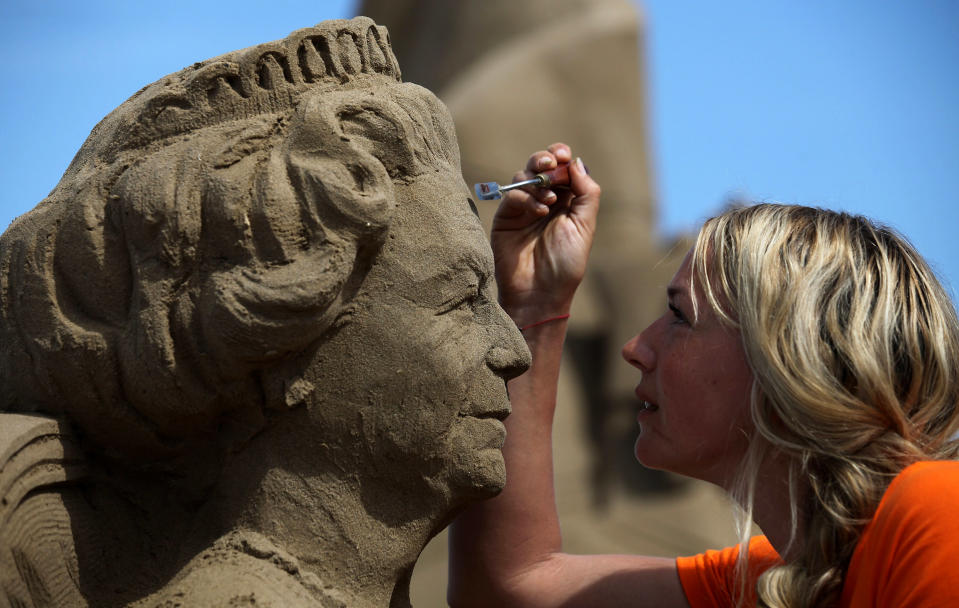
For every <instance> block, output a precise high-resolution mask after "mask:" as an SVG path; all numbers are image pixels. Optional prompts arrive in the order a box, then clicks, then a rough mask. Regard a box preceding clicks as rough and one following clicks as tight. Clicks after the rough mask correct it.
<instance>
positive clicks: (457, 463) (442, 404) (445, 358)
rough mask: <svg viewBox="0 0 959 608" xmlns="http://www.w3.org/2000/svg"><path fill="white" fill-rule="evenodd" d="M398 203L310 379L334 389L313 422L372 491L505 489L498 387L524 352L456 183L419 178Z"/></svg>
mask: <svg viewBox="0 0 959 608" xmlns="http://www.w3.org/2000/svg"><path fill="white" fill-rule="evenodd" d="M397 198H398V200H399V208H398V210H397V215H396V218H395V220H394V222H393V224H392V225H391V228H390V233H389V237H388V241H387V243H386V245H385V246H384V248H383V250H382V252H381V253H380V255H379V256H378V258H377V261H376V263H375V265H374V266H373V268H372V269H371V271H370V273H369V275H368V276H367V277H366V279H365V281H364V283H363V286H362V288H361V289H360V292H359V293H358V294H357V296H356V298H355V299H354V305H353V311H352V313H351V315H350V321H349V323H348V324H347V325H346V326H344V327H343V328H342V329H340V330H339V331H338V332H337V333H336V335H335V336H334V337H333V338H332V339H331V340H330V341H329V342H328V343H327V344H325V345H323V346H322V347H321V348H320V350H319V353H318V355H319V356H318V357H317V358H316V359H315V360H314V363H313V367H312V368H311V370H310V372H311V373H312V374H317V375H322V380H321V379H319V378H317V379H315V380H313V381H312V383H313V384H314V385H316V386H331V387H336V389H335V390H332V391H330V392H329V393H326V394H318V395H317V398H316V399H314V400H313V402H312V403H311V404H310V405H309V408H310V418H311V421H312V422H314V423H315V425H316V428H317V429H318V430H319V433H321V434H322V436H323V441H324V442H326V447H327V448H331V446H336V447H335V448H331V449H333V451H335V452H338V453H339V455H340V456H346V457H348V459H352V460H353V466H355V467H357V468H359V469H361V470H364V471H365V473H366V474H368V475H370V476H371V478H375V479H376V482H377V483H384V484H386V485H387V486H390V487H394V486H396V487H398V488H399V489H400V491H401V490H402V489H403V488H406V489H409V488H410V487H414V488H416V489H418V491H422V492H428V493H430V494H433V493H435V492H439V493H441V494H447V493H449V492H452V493H453V494H454V495H456V496H470V497H476V496H489V495H491V494H492V493H495V492H496V491H498V490H499V489H501V488H502V486H503V484H504V483H505V470H504V466H503V459H502V455H501V453H500V448H501V447H502V444H503V440H504V437H505V430H504V427H503V424H502V423H501V420H502V419H503V418H504V417H505V416H506V415H507V414H508V413H509V411H510V410H509V400H508V398H507V394H506V387H505V381H506V380H507V379H509V378H512V377H514V376H515V375H517V374H519V373H521V372H522V371H524V370H525V369H526V367H527V366H528V365H529V354H528V351H527V350H526V347H525V343H524V342H523V340H522V337H521V336H520V334H519V332H518V331H517V329H516V327H515V325H514V324H513V323H512V321H511V320H510V319H509V318H508V317H507V316H506V314H505V313H504V312H503V311H502V309H501V308H500V307H499V305H498V304H497V303H496V300H495V297H494V295H493V293H492V288H493V276H492V268H493V261H492V254H491V251H490V248H489V245H488V244H487V242H486V240H485V238H484V234H483V231H482V228H481V226H480V223H479V221H478V219H477V218H476V216H475V215H474V212H473V211H472V209H471V207H470V203H469V202H468V199H467V190H466V187H465V184H463V182H462V178H460V177H459V176H458V175H453V174H450V173H446V174H444V173H435V174H432V175H426V176H422V177H420V178H419V179H417V180H416V181H414V182H413V183H411V184H409V185H403V186H400V187H399V188H397ZM371 482H373V479H371ZM411 483H412V486H411ZM400 495H402V494H400Z"/></svg>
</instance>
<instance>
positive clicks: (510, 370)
mask: <svg viewBox="0 0 959 608" xmlns="http://www.w3.org/2000/svg"><path fill="white" fill-rule="evenodd" d="M490 331H491V333H492V336H493V345H492V347H491V348H490V349H489V352H487V353H486V364H487V365H489V367H490V369H492V370H493V371H494V372H495V373H496V375H497V376H500V377H501V378H503V379H504V380H511V379H513V378H515V377H516V376H519V375H521V374H523V373H524V372H525V371H526V370H528V369H529V366H530V364H531V363H532V362H533V360H532V357H531V356H530V353H529V348H528V347H527V346H526V340H524V339H523V334H521V333H520V332H519V330H518V329H517V328H516V324H515V323H513V320H512V319H510V318H509V317H508V316H507V315H506V313H505V312H501V313H500V314H499V315H498V318H497V319H496V321H495V322H494V323H493V327H492V328H491V330H490Z"/></svg>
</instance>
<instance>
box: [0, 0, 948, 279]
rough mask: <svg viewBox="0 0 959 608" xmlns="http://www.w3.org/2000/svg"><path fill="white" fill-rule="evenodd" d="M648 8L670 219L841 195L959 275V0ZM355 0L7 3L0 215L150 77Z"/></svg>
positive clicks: (54, 174)
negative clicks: (731, 203) (748, 202)
mask: <svg viewBox="0 0 959 608" xmlns="http://www.w3.org/2000/svg"><path fill="white" fill-rule="evenodd" d="M643 6H644V10H645V12H646V14H647V17H648V23H649V28H648V29H649V31H648V37H647V65H648V67H649V76H650V82H649V85H650V94H651V99H650V117H649V120H650V124H651V127H652V133H653V141H652V142H651V144H652V151H653V159H654V165H655V166H654V175H655V179H656V183H655V191H656V192H657V194H658V201H659V205H660V216H661V217H660V225H661V228H662V230H663V231H664V232H666V233H669V232H675V231H677V230H681V229H691V228H693V227H694V226H695V225H697V224H698V222H700V221H701V220H702V219H703V218H704V217H706V216H708V215H710V214H711V213H713V212H715V211H716V210H717V209H718V208H719V207H720V205H721V204H722V203H723V201H724V200H726V199H727V198H729V197H731V196H744V197H747V198H750V199H763V200H777V201H783V202H798V203H805V204H817V205H822V206H826V207H831V208H838V209H846V210H849V211H853V212H856V213H864V214H866V215H869V216H870V217H874V218H876V219H879V220H880V221H883V222H885V223H888V224H890V225H892V226H893V227H895V228H897V229H899V230H900V231H901V232H903V233H904V234H905V235H906V236H907V237H908V238H909V239H910V240H912V242H913V243H914V244H915V245H916V246H917V248H918V249H919V251H920V252H921V253H922V254H923V255H925V256H926V257H927V259H929V260H930V262H931V263H932V264H933V266H934V268H936V269H937V271H938V272H939V273H940V275H941V276H942V277H943V278H944V280H945V282H946V283H947V286H948V287H950V289H951V291H952V292H953V293H955V292H956V291H957V290H959V238H957V237H956V235H955V234H954V232H955V230H956V228H957V227H959V194H957V193H959V110H957V108H959V2H954V1H952V0H916V1H914V2H910V3H905V2H892V1H883V0H880V1H877V0H871V1H868V2H867V1H865V0H846V1H844V2H827V1H825V0H815V1H814V0H810V1H808V2H796V1H794V0H790V1H786V0H726V1H725V2H722V3H719V2H679V1H677V0H646V1H645V2H644V4H643ZM354 7H355V3H354V2H352V1H347V0H336V1H322V0H321V1H319V2H317V1H316V0H314V1H312V2H305V1H294V0H277V1H274V2H270V3H269V4H267V3H263V2H253V1H250V0H237V1H234V2H229V3H225V2H224V3H220V2H205V3H204V2H197V1H192V2H186V1H179V0H178V1H167V2H164V3H146V2H138V1H132V0H127V1H124V2H119V1H118V2H107V1H93V2H83V3H78V2H64V1H49V2H44V1H34V2H24V1H22V0H6V1H5V2H4V3H3V5H2V6H0V24H2V27H3V31H4V36H3V39H2V40H0V52H2V53H3V56H4V57H7V61H6V62H5V65H4V78H3V85H2V87H0V144H2V145H0V179H2V182H3V188H2V189H0V229H2V228H6V226H7V225H8V224H9V222H10V221H11V220H12V219H13V218H14V217H15V216H17V215H19V214H21V213H24V212H25V211H27V210H29V209H30V208H32V207H33V206H34V205H36V203H38V202H39V201H40V200H42V199H43V197H44V196H46V194H47V193H48V192H49V191H50V190H51V189H52V188H53V187H54V186H55V185H56V183H57V181H58V180H59V178H60V175H61V174H62V173H63V171H64V170H65V169H66V167H67V165H68V164H69V163H70V160H71V159H72V158H73V155H74V154H75V153H76V151H77V150H78V149H79V147H80V145H81V144H82V143H83V140H84V139H85V138H86V136H87V135H88V134H89V132H90V129H92V128H93V126H94V125H95V124H96V123H97V122H98V121H99V120H100V119H101V118H102V117H103V116H105V115H106V114H107V113H109V112H110V111H111V110H112V109H113V108H115V107H116V106H117V105H119V104H120V103H122V102H123V101H124V100H125V99H126V98H128V97H129V96H130V95H132V94H133V93H134V92H136V91H137V90H138V89H139V88H141V87H142V86H144V85H146V84H149V83H150V82H153V81H154V80H156V79H158V78H160V77H162V76H164V75H166V74H168V73H170V72H174V71H176V70H178V69H180V68H182V67H183V66H185V65H188V64H190V63H192V62H194V61H197V60H201V59H206V58H208V57H212V56H214V55H218V54H221V53H224V52H227V51H231V50H234V49H237V48H242V47H245V46H249V45H252V44H257V43H260V42H265V41H268V40H273V39H276V38H281V37H283V36H285V35H286V34H288V33H289V32H290V31H292V30H295V29H298V28H300V27H304V26H307V25H311V24H313V23H315V22H317V21H322V20H324V19H329V18H337V17H349V16H352V15H353V12H354ZM187 17H188V18H189V20H187V19H186V18H187Z"/></svg>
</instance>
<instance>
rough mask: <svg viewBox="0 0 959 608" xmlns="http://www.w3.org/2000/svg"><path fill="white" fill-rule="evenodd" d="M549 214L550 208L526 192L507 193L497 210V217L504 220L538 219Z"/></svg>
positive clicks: (511, 191)
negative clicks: (526, 217) (525, 217)
mask: <svg viewBox="0 0 959 608" xmlns="http://www.w3.org/2000/svg"><path fill="white" fill-rule="evenodd" d="M547 213H549V207H548V206H546V205H545V204H543V203H542V202H541V201H540V200H538V199H537V198H536V197H535V196H533V195H531V194H530V193H529V192H526V191H525V190H510V191H509V192H506V193H505V194H504V195H503V200H502V202H501V203H500V205H499V208H498V209H497V210H496V215H497V216H499V217H501V218H503V219H516V218H519V217H522V216H528V217H529V218H530V219H538V218H540V217H542V216H544V215H546V214H547Z"/></svg>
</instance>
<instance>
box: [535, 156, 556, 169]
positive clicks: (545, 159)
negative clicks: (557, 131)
mask: <svg viewBox="0 0 959 608" xmlns="http://www.w3.org/2000/svg"><path fill="white" fill-rule="evenodd" d="M537 163H538V166H539V168H540V169H546V168H548V167H552V166H553V159H552V157H549V156H541V157H540V159H539V161H537Z"/></svg>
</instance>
